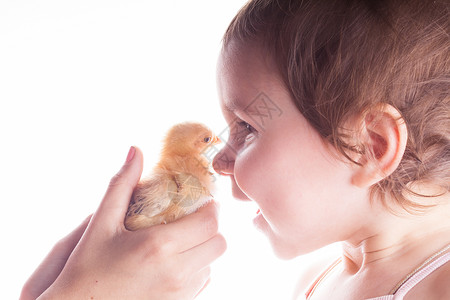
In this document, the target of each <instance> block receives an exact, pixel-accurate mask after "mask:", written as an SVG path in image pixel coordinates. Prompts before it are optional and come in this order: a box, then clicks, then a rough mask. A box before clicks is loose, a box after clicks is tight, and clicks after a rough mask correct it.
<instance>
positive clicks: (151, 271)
mask: <svg viewBox="0 0 450 300" xmlns="http://www.w3.org/2000/svg"><path fill="white" fill-rule="evenodd" d="M142 162H143V157H142V153H141V151H140V150H139V149H137V148H134V147H133V148H131V150H130V153H129V155H128V157H127V161H126V163H125V164H124V166H123V167H122V169H121V170H120V171H119V173H118V174H117V175H116V176H114V177H113V179H112V180H111V183H110V185H109V188H108V190H107V192H106V194H105V197H104V199H103V200H102V202H101V204H100V206H99V208H98V209H97V211H96V212H95V214H94V215H93V216H92V219H91V220H90V222H89V224H88V226H87V228H86V230H85V231H84V234H83V236H82V237H81V239H80V241H79V242H78V244H77V245H76V247H75V249H73V251H72V252H71V254H70V256H69V258H68V260H67V262H66V264H65V266H64V268H63V269H62V271H61V273H60V274H59V276H58V277H57V278H56V280H55V281H54V282H53V284H52V285H51V286H50V287H49V288H48V289H47V290H46V291H45V292H44V293H43V294H42V295H41V296H40V297H39V299H193V298H194V297H195V296H196V295H197V294H198V293H199V291H201V290H202V288H203V287H204V286H205V285H206V283H207V282H208V279H209V273H210V269H209V265H210V264H211V262H212V261H214V260H215V259H216V258H218V257H219V256H220V255H221V254H223V252H224V251H225V249H226V243H225V240H224V238H223V237H222V236H221V235H220V234H219V233H218V220H217V213H218V212H217V205H216V204H215V203H214V202H211V203H209V204H208V205H205V206H204V207H202V208H201V209H199V210H198V211H197V212H195V213H193V214H191V215H188V216H186V217H184V218H181V219H179V220H177V221H175V222H173V223H169V224H165V225H157V226H153V227H150V228H148V229H141V230H138V231H133V232H132V231H128V230H126V229H125V227H124V224H123V221H124V217H125V213H126V211H127V207H128V203H129V200H130V198H131V195H132V192H133V189H134V187H135V186H136V184H137V182H138V181H139V178H140V175H141V173H142ZM80 231H82V230H81V229H80ZM76 232H78V231H77V230H76Z"/></svg>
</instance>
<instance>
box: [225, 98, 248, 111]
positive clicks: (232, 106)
mask: <svg viewBox="0 0 450 300" xmlns="http://www.w3.org/2000/svg"><path fill="white" fill-rule="evenodd" d="M224 106H225V109H226V110H227V111H228V112H230V113H235V112H238V111H243V110H244V109H245V107H244V105H242V103H241V101H238V100H236V99H235V100H229V101H226V103H225V105H224Z"/></svg>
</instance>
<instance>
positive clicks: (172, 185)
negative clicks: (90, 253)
mask: <svg viewBox="0 0 450 300" xmlns="http://www.w3.org/2000/svg"><path fill="white" fill-rule="evenodd" d="M218 143H220V139H219V138H218V137H217V136H216V135H214V134H213V132H212V131H211V130H210V129H209V128H208V127H206V126H205V125H203V124H200V123H191V122H185V123H181V124H177V125H175V126H173V127H172V128H171V129H170V130H169V131H168V133H167V135H166V137H165V139H164V143H163V148H162V151H161V158H160V161H159V162H158V164H157V165H156V166H155V168H154V170H153V172H152V173H151V174H150V175H149V176H148V177H147V178H145V179H143V180H141V181H140V182H139V183H138V185H137V186H136V188H135V190H134V192H133V196H132V198H131V201H130V204H129V206H128V211H127V214H126V216H125V227H126V228H127V229H128V230H138V229H140V228H146V227H149V226H152V225H156V224H165V223H169V222H172V221H174V220H176V219H178V218H181V217H182V216H184V215H187V214H190V213H192V212H194V211H196V210H197V209H198V208H199V207H201V206H202V205H203V204H205V203H206V202H207V201H209V200H210V199H211V198H212V195H211V192H212V190H213V188H214V184H213V173H212V172H210V167H211V164H210V162H209V161H208V159H207V158H206V157H205V155H204V153H206V151H207V150H208V149H209V148H210V147H211V146H213V145H216V144H218Z"/></svg>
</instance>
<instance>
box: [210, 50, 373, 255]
mask: <svg viewBox="0 0 450 300" xmlns="http://www.w3.org/2000/svg"><path fill="white" fill-rule="evenodd" d="M268 64H269V63H268V62H267V61H263V60H262V58H261V55H259V54H258V52H257V50H256V49H255V48H249V47H247V48H244V47H236V44H235V43H234V42H232V43H231V44H230V45H229V46H228V47H227V50H225V51H223V52H222V53H221V55H220V57H219V62H218V92H219V97H220V103H221V106H222V110H223V114H224V117H225V119H226V120H227V122H228V124H229V126H230V130H231V134H230V138H229V140H228V142H227V145H226V147H224V148H223V149H222V150H221V152H219V153H218V154H217V155H216V157H215V159H214V162H213V166H214V168H215V169H216V171H217V172H219V173H222V174H224V175H229V176H230V178H231V183H232V190H233V196H234V197H236V198H238V199H241V200H251V201H255V202H256V203H257V204H258V206H259V208H260V213H259V214H258V215H257V216H256V218H255V219H254V223H255V225H256V226H257V227H258V228H259V229H261V230H262V231H263V232H264V233H265V234H266V235H267V236H268V238H269V239H270V241H271V244H272V246H273V248H274V250H275V252H276V253H277V254H278V255H279V256H280V257H284V258H291V257H294V256H297V255H299V254H302V253H306V252H309V251H312V250H314V249H317V248H319V247H322V246H324V245H326V244H329V243H332V242H335V241H338V240H345V239H347V238H348V237H349V235H350V234H355V233H356V232H355V231H357V230H359V229H360V228H357V224H362V222H359V221H361V220H362V219H363V218H364V214H365V209H366V206H367V205H366V202H367V201H361V199H366V198H367V197H366V196H367V195H366V194H367V192H366V190H363V189H359V188H357V187H355V186H353V185H352V184H351V175H352V174H353V171H354V170H353V169H352V166H351V165H350V164H348V163H344V162H343V161H341V160H338V159H336V158H335V157H334V156H333V155H332V154H331V153H332V152H333V151H334V153H336V152H335V150H334V149H333V148H332V147H329V146H327V144H326V142H324V141H323V139H322V138H321V137H320V136H319V134H318V133H317V132H316V131H315V130H314V129H313V128H312V127H311V126H310V125H309V123H308V122H307V121H306V119H305V118H304V117H303V116H302V114H301V113H300V112H299V110H298V109H297V107H296V106H295V105H294V103H293V100H292V99H291V96H290V95H289V93H288V91H287V90H286V89H285V87H284V86H283V84H282V82H281V80H280V79H279V78H278V76H277V75H276V73H275V72H273V71H272V70H273V68H271V67H270V66H269V65H268ZM233 108H235V109H236V110H234V111H233V110H232V109H233ZM244 122H246V123H244ZM247 123H248V125H247ZM355 225H356V227H355Z"/></svg>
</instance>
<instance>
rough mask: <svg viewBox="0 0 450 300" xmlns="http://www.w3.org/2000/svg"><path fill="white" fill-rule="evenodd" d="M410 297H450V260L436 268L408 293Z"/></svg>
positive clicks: (406, 298)
mask: <svg viewBox="0 0 450 300" xmlns="http://www.w3.org/2000/svg"><path fill="white" fill-rule="evenodd" d="M409 299H430V300H432V299H450V262H447V263H446V264H445V265H443V266H442V267H440V268H438V269H436V270H435V271H434V272H433V273H431V274H430V275H428V276H427V277H426V278H424V279H423V280H422V281H421V282H420V283H418V284H417V285H416V286H415V287H414V288H412V289H411V291H410V292H409V293H408V294H406V296H405V300H409Z"/></svg>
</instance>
